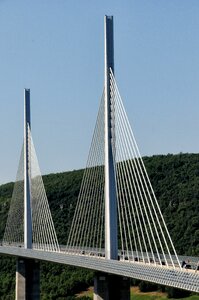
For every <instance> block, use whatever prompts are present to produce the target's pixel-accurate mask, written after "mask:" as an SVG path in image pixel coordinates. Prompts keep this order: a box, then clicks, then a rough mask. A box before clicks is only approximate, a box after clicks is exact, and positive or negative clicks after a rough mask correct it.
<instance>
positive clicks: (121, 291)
mask: <svg viewBox="0 0 199 300" xmlns="http://www.w3.org/2000/svg"><path fill="white" fill-rule="evenodd" d="M113 299H114V300H130V280H129V278H126V277H121V276H117V275H110V274H105V273H97V274H96V275H95V278H94V300H113Z"/></svg>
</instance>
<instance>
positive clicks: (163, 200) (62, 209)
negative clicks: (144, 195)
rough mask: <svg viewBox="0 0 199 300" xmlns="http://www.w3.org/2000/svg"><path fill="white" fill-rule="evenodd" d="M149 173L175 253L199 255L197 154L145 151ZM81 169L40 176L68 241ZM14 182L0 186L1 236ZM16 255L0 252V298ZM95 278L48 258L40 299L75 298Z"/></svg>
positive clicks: (10, 284)
mask: <svg viewBox="0 0 199 300" xmlns="http://www.w3.org/2000/svg"><path fill="white" fill-rule="evenodd" d="M144 163H145V165H146V168H147V171H148V174H149V177H150V179H151V182H152V185H153V187H154V190H155V194H156V196H157V199H158V201H159V204H160V207H161V210H162V212H163V215H164V217H165V220H166V223H167V225H168V228H169V232H170V234H171V237H172V239H173V242H174V245H175V247H176V250H177V253H178V254H189V255H199V154H178V155H171V154H168V155H156V156H152V157H145V158H144ZM82 176H83V170H78V171H72V172H65V173H59V174H50V175H46V176H44V177H43V180H44V184H45V188H46V192H47V196H48V200H49V204H50V208H51V212H52V216H53V220H54V224H55V228H56V232H57V235H58V240H59V243H60V244H65V243H66V241H67V235H68V230H69V228H70V224H71V222H72V217H73V213H74V209H75V205H76V201H77V197H78V193H79V189H80V185H81V179H82ZM12 190H13V183H8V184H5V185H2V186H0V239H2V236H3V231H4V228H5V222H6V218H7V213H8V209H9V203H10V199H11V195H12ZM14 260H15V259H14V258H6V257H5V256H0V300H1V299H2V300H12V299H14V289H15V281H14V280H15V261H14ZM92 284H93V272H92V271H88V270H83V269H80V268H74V267H70V266H62V265H57V264H52V263H44V262H43V263H42V264H41V295H42V296H41V299H42V300H49V299H51V300H53V299H56V300H58V299H59V300H61V299H70V300H72V299H76V297H75V296H74V295H75V293H77V292H78V291H81V290H82V289H84V288H86V287H87V286H89V285H92Z"/></svg>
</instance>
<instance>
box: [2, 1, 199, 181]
mask: <svg viewBox="0 0 199 300" xmlns="http://www.w3.org/2000/svg"><path fill="white" fill-rule="evenodd" d="M105 14H107V15H113V16H114V33H115V75H116V78H117V82H118V86H119V89H120V93H121V95H122V98H123V100H124V103H125V106H126V109H127V113H128V116H129V119H130V122H131V124H132V126H133V130H134V133H135V136H136V138H137V142H138V145H139V148H140V151H141V154H142V155H153V154H162V153H163V154H167V153H179V152H196V153H198V152H199V138H198V136H199V117H198V116H199V17H198V16H199V1H198V0H170V1H169V0H120V1H119V0H100V1H97V0H82V1H81V0H78V1H77V0H34V1H32V0H17V1H16V0H0V141H1V143H0V145H1V147H0V151H1V155H0V184H1V183H5V182H8V181H11V180H12V181H14V179H15V175H16V171H17V165H18V161H19V154H20V149H21V145H22V140H23V89H24V88H30V90H31V107H32V134H33V139H34V144H35V147H36V150H37V156H38V159H39V162H40V167H41V171H42V173H43V174H47V173H52V172H60V171H67V170H73V169H78V168H83V167H85V164H86V160H87V155H88V150H89V146H90V142H91V137H92V132H93V128H94V124H95V119H96V114H97V110H98V105H99V100H100V97H101V94H102V89H103V80H104V53H103V51H104V43H103V34H104V32H103V30H104V28H103V22H104V15H105Z"/></svg>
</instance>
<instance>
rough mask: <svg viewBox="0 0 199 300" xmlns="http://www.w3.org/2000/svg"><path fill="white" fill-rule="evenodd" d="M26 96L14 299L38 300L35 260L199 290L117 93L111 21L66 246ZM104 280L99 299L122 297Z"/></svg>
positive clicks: (5, 246) (6, 249)
mask: <svg viewBox="0 0 199 300" xmlns="http://www.w3.org/2000/svg"><path fill="white" fill-rule="evenodd" d="M24 99H25V105H24V107H25V109H24V119H25V122H24V143H23V146H22V151H21V157H20V162H19V168H18V172H17V177H16V182H15V185H14V190H13V195H12V199H11V204H10V210H9V214H8V219H7V223H6V227H5V232H4V237H3V240H2V243H1V246H0V253H1V254H8V255H13V256H16V257H18V264H17V277H16V299H39V292H38V290H37V291H36V292H34V293H32V294H31V295H28V291H27V286H28V284H30V283H31V284H32V285H34V286H38V285H39V284H38V282H37V284H35V281H34V280H35V277H37V276H36V275H35V274H38V272H39V269H38V267H37V266H36V265H35V264H34V263H32V264H31V263H30V261H32V262H34V261H35V260H45V261H51V262H57V263H61V264H68V265H74V266H79V267H85V268H89V269H93V270H96V271H99V272H103V273H104V274H113V275H119V276H122V277H128V278H137V279H141V280H146V281H150V282H155V283H158V284H162V285H168V286H172V287H178V288H182V289H185V290H189V291H194V292H199V271H198V270H197V268H198V265H197V263H198V258H191V260H192V268H190V269H187V268H182V261H184V260H188V257H179V256H178V255H177V253H176V250H175V247H174V244H173V242H172V239H171V236H170V234H169V231H168V229H167V226H166V223H165V221H164V218H163V215H162V213H161V210H160V207H159V204H158V201H157V199H156V196H155V193H154V191H153V188H152V185H151V183H150V179H149V177H148V174H147V171H146V168H145V166H144V163H143V160H142V157H141V155H140V152H139V149H138V146H137V143H136V140H135V137H134V134H133V131H132V129H131V126H130V123H129V121H128V117H127V113H126V111H125V108H124V105H123V101H122V98H121V96H120V93H119V89H118V86H117V82H116V79H115V75H114V47H113V17H107V16H106V17H105V84H104V90H103V93H102V98H101V102H100V107H99V112H98V116H97V121H96V126H95V129H94V134H93V138H92V143H91V147H90V151H89V156H88V161H87V166H86V169H85V172H84V176H83V180H82V184H81V189H80V193H79V197H78V201H77V206H76V209H75V214H74V217H73V221H72V224H71V228H70V233H69V236H68V241H67V245H65V246H63V245H59V243H58V239H57V236H56V232H55V228H54V224H53V220H52V216H51V212H50V209H49V205H48V200H47V196H46V192H45V188H44V184H43V181H42V176H41V172H40V169H39V164H38V160H37V156H36V151H35V148H34V144H33V139H32V134H31V118H30V91H29V90H27V89H26V90H25V96H24ZM21 258H23V260H22V259H21ZM30 265H31V267H30ZM30 268H31V269H32V270H34V269H35V270H36V271H35V272H34V276H33V275H31V271H30ZM99 274H101V273H99ZM31 276H32V277H31ZM33 277H34V278H33ZM102 277H103V276H101V275H100V276H96V280H95V299H116V298H113V297H112V296H111V286H108V287H107V285H106V284H105V283H103V281H104V282H106V280H108V279H107V278H108V277H106V276H105V277H103V279H102ZM114 278H116V277H114ZM100 280H101V282H100ZM115 280H116V279H115ZM33 281H34V284H33ZM37 281H38V280H37ZM121 288H122V289H123V290H124V289H126V293H125V296H124V295H123V296H118V297H119V298H118V299H129V298H128V297H129V296H128V295H129V293H128V291H129V287H128V284H127V285H126V286H125V287H124V286H122V287H121ZM35 289H37V288H35ZM105 289H108V290H110V292H109V294H106V293H105ZM114 289H115V286H114ZM33 294H34V296H33ZM105 294H106V295H105Z"/></svg>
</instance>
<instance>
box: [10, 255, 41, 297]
mask: <svg viewBox="0 0 199 300" xmlns="http://www.w3.org/2000/svg"><path fill="white" fill-rule="evenodd" d="M39 299H40V264H39V262H38V261H34V260H30V259H23V258H18V259H17V270H16V295H15V300H39Z"/></svg>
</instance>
